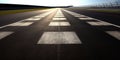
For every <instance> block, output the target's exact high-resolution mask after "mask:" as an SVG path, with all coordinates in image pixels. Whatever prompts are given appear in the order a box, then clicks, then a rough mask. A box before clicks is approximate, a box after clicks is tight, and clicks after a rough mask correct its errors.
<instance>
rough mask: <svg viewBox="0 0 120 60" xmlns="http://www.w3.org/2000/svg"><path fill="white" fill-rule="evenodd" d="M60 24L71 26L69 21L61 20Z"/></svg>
mask: <svg viewBox="0 0 120 60" xmlns="http://www.w3.org/2000/svg"><path fill="white" fill-rule="evenodd" d="M60 26H70V23H69V22H60Z"/></svg>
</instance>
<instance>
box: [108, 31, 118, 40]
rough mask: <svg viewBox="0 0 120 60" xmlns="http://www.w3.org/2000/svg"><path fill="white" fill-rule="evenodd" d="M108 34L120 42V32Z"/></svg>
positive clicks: (109, 32)
mask: <svg viewBox="0 0 120 60" xmlns="http://www.w3.org/2000/svg"><path fill="white" fill-rule="evenodd" d="M106 33H108V34H109V35H111V36H113V37H115V38H116V39H118V40H120V31H106Z"/></svg>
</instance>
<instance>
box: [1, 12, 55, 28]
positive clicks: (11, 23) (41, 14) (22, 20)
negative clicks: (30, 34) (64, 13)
mask: <svg viewBox="0 0 120 60" xmlns="http://www.w3.org/2000/svg"><path fill="white" fill-rule="evenodd" d="M53 11H54V10H53ZM53 11H50V12H46V13H43V14H46V15H47V14H50V13H52V12H53ZM41 16H42V14H41ZM32 18H33V17H32ZM22 21H25V20H20V21H18V22H15V24H16V23H19V22H22ZM12 24H14V23H11V24H7V25H4V26H1V27H0V29H2V28H5V27H7V26H10V25H12ZM27 24H28V23H27ZM29 24H30V23H29Z"/></svg>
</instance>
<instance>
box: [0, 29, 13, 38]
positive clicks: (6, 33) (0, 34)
mask: <svg viewBox="0 0 120 60" xmlns="http://www.w3.org/2000/svg"><path fill="white" fill-rule="evenodd" d="M12 33H13V32H9V31H2V32H0V40H1V39H3V38H5V37H7V36H9V35H10V34H12Z"/></svg>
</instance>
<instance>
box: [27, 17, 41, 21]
mask: <svg viewBox="0 0 120 60" xmlns="http://www.w3.org/2000/svg"><path fill="white" fill-rule="evenodd" d="M40 19H41V18H28V19H25V21H31V20H34V21H37V20H40Z"/></svg>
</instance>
